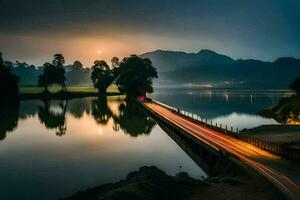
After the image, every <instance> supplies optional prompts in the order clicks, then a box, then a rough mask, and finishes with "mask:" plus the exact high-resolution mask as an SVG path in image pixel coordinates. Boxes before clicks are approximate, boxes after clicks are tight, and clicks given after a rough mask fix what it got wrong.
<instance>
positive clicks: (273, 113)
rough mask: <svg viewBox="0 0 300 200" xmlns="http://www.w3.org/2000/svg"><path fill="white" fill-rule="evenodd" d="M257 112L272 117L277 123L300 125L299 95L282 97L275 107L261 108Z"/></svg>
mask: <svg viewBox="0 0 300 200" xmlns="http://www.w3.org/2000/svg"><path fill="white" fill-rule="evenodd" d="M258 114H259V115H261V116H263V117H266V118H273V119H275V120H276V121H277V122H279V123H283V124H294V125H296V124H299V125H300V96H299V95H298V96H296V95H294V96H291V97H287V98H282V99H281V100H280V101H279V103H278V104H277V105H276V106H275V107H273V108H271V109H265V110H262V111H260V112H259V113H258Z"/></svg>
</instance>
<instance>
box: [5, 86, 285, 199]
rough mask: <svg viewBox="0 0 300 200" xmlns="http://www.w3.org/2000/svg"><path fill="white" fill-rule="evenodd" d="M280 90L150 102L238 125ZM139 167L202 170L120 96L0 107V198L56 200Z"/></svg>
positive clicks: (190, 94) (167, 93) (193, 94)
mask: <svg viewBox="0 0 300 200" xmlns="http://www.w3.org/2000/svg"><path fill="white" fill-rule="evenodd" d="M287 95H289V94H287V93H277V92H276V93H255V94H254V93H251V94H250V93H249V92H225V91H222V92H211V91H195V90H193V91H177V92H176V93H175V92H174V91H172V90H159V91H157V93H156V94H154V95H153V96H152V97H153V98H154V99H157V100H160V101H162V102H165V103H168V104H170V105H173V106H176V107H179V108H182V109H185V110H187V111H192V112H194V113H197V114H199V115H201V116H203V117H207V118H209V119H212V120H214V121H218V122H222V123H224V124H225V123H226V124H228V125H232V126H237V127H240V128H245V127H253V126H257V125H260V124H264V123H276V122H275V121H273V120H270V119H264V118H261V117H258V116H257V115H256V114H255V113H256V112H257V111H259V110H260V109H262V108H265V107H270V106H272V105H274V104H276V103H277V102H278V100H279V99H280V98H281V97H283V96H287ZM143 165H156V166H158V167H159V168H160V169H162V170H164V171H165V172H167V173H168V174H170V175H174V174H176V173H178V171H179V166H180V165H181V166H182V169H181V170H183V171H186V172H188V173H189V174H190V175H191V176H193V177H196V178H201V177H203V176H204V177H205V176H206V173H205V172H204V171H203V170H202V169H201V168H199V166H197V164H195V162H194V161H193V160H191V159H190V157H189V156H188V155H187V154H186V153H185V152H184V151H183V150H182V149H181V148H180V147H179V146H178V145H177V144H176V143H175V142H174V141H173V140H172V139H171V138H170V137H169V136H168V135H167V134H166V133H165V132H164V131H163V130H162V129H161V128H160V127H159V126H158V125H157V124H156V123H155V122H154V121H153V120H152V119H151V118H149V117H148V116H147V115H146V114H145V113H144V112H143V111H142V110H141V109H140V107H138V106H136V105H134V104H126V103H125V102H124V101H122V100H121V99H117V98H109V99H108V100H106V99H98V98H82V99H74V100H69V101H58V100H52V101H47V102H43V101H39V100H34V101H23V102H21V103H20V105H19V106H16V105H15V106H13V107H12V108H8V107H5V108H2V109H0V177H1V179H0V187H1V193H0V199H10V200H13V199H30V200H35V199H45V200H47V199H57V198H60V197H65V196H69V195H71V194H73V193H75V192H77V191H79V190H84V189H86V188H88V187H93V186H97V185H100V184H104V183H110V182H114V181H118V180H120V179H124V178H125V177H126V175H127V174H128V172H130V171H133V170H136V169H138V167H140V166H143Z"/></svg>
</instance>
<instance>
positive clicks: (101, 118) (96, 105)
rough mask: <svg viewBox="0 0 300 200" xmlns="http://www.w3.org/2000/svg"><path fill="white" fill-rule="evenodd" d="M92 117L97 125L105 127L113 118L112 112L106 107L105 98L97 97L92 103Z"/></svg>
mask: <svg viewBox="0 0 300 200" xmlns="http://www.w3.org/2000/svg"><path fill="white" fill-rule="evenodd" d="M92 115H93V117H94V118H95V120H96V122H97V123H98V124H102V125H106V124H107V123H108V120H109V119H110V118H111V117H112V116H113V112H112V111H111V109H110V108H109V107H108V105H107V97H106V96H99V97H98V99H96V100H93V101H92Z"/></svg>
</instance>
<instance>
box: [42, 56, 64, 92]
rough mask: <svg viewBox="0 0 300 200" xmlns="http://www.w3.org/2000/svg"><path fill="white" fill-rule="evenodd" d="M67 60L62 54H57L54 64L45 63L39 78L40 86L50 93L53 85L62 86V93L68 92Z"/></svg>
mask: <svg viewBox="0 0 300 200" xmlns="http://www.w3.org/2000/svg"><path fill="white" fill-rule="evenodd" d="M64 63H65V59H64V57H63V55H61V54H55V55H54V59H53V61H52V63H45V64H44V69H43V73H42V74H41V75H40V76H39V78H38V86H42V87H44V88H45V91H48V89H47V88H48V86H50V85H51V84H58V85H61V88H62V91H66V90H67V88H66V77H65V72H66V71H65V69H64Z"/></svg>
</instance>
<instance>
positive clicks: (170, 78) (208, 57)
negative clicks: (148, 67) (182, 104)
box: [140, 50, 300, 89]
mask: <svg viewBox="0 0 300 200" xmlns="http://www.w3.org/2000/svg"><path fill="white" fill-rule="evenodd" d="M140 56H141V57H147V58H150V59H151V60H152V62H153V64H154V66H155V67H156V68H157V70H158V72H159V80H158V82H156V83H159V85H162V84H165V85H166V84H167V85H172V84H176V85H178V84H189V85H195V86H202V85H206V86H207V85H209V86H213V87H227V88H231V87H233V88H249V89H250V88H251V89H288V86H289V84H290V83H291V81H292V80H293V79H294V78H295V77H299V76H300V59H295V58H290V57H285V58H279V59H277V60H275V61H274V62H265V61H260V60H253V59H249V60H242V59H238V60H234V59H232V58H230V57H228V56H226V55H222V54H218V53H216V52H214V51H210V50H201V51H199V52H198V53H185V52H177V51H162V50H157V51H153V52H149V53H145V54H142V55H140Z"/></svg>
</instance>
